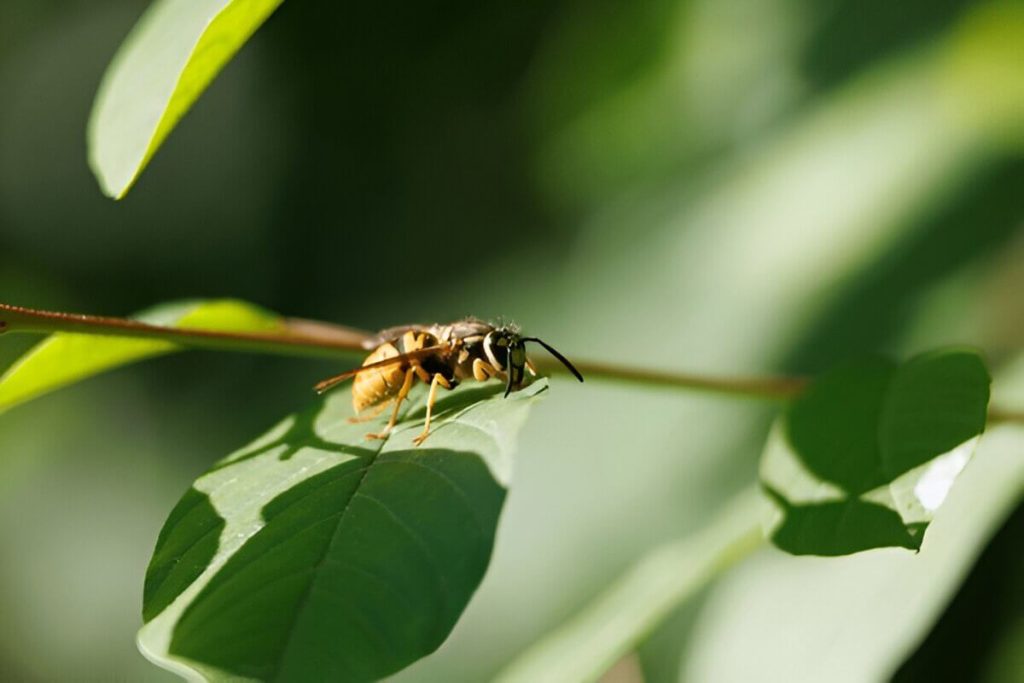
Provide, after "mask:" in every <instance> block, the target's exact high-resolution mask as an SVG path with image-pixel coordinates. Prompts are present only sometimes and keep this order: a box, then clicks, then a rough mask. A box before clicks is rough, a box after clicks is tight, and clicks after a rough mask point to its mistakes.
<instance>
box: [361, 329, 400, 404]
mask: <svg viewBox="0 0 1024 683" xmlns="http://www.w3.org/2000/svg"><path fill="white" fill-rule="evenodd" d="M397 355H399V351H398V349H397V348H395V345H394V344H391V343H385V344H381V345H380V346H378V347H377V348H376V349H375V350H374V352H373V353H371V354H370V355H369V356H367V357H366V360H364V361H363V365H369V364H370V363H376V362H378V361H382V360H386V359H388V358H394V357H395V356H397ZM405 370H406V368H405V363H393V364H391V365H385V366H383V367H379V368H374V369H373V370H367V371H365V372H360V373H359V374H358V375H356V377H355V380H354V381H353V383H352V408H353V409H354V410H355V411H356V412H357V413H359V412H362V411H363V410H365V409H366V408H372V407H373V406H377V405H380V404H381V403H386V402H387V401H390V400H391V399H393V398H394V397H395V396H396V395H397V394H398V390H399V389H401V388H402V382H403V380H404V379H405Z"/></svg>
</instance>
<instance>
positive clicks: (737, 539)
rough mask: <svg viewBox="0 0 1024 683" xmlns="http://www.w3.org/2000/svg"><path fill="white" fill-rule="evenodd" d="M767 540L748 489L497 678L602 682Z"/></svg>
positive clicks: (504, 681)
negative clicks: (708, 522) (668, 619)
mask: <svg viewBox="0 0 1024 683" xmlns="http://www.w3.org/2000/svg"><path fill="white" fill-rule="evenodd" d="M761 541H762V534H761V531H760V528H759V525H758V516H757V498H756V495H754V493H753V492H749V493H747V494H744V495H742V496H741V497H739V498H737V499H736V500H734V501H733V502H732V503H730V504H729V505H728V507H727V509H726V510H725V512H724V513H723V514H722V515H721V517H720V518H719V519H718V520H716V521H715V522H713V523H712V524H711V525H709V526H708V527H707V528H705V529H704V530H703V531H701V532H700V533H698V534H696V535H694V536H693V537H691V538H685V539H682V540H679V541H674V542H671V543H668V544H666V545H663V546H661V547H659V548H657V549H655V550H654V551H652V552H651V553H649V554H648V555H646V556H645V557H644V558H643V559H641V560H640V561H639V562H637V563H636V564H635V565H634V566H633V567H632V568H631V569H630V570H629V571H628V572H627V573H626V574H625V575H624V576H623V577H622V578H620V579H619V580H618V581H616V582H615V583H614V584H612V585H611V586H610V587H609V588H608V589H607V590H606V591H604V592H603V593H602V594H601V595H599V596H598V597H597V598H596V599H595V600H594V601H593V602H592V603H590V605H588V606H587V608H586V609H585V610H584V611H583V612H581V613H579V614H577V615H576V616H574V617H573V618H572V619H570V620H569V621H568V622H566V623H565V624H563V625H562V626H561V627H560V628H558V629H557V630H555V631H554V632H552V633H551V634H549V635H547V636H545V637H544V638H543V639H542V640H540V641H539V642H537V643H536V644H535V645H533V646H532V647H531V648H529V649H528V650H527V651H526V652H525V653H523V654H522V655H521V656H520V657H518V658H517V659H516V660H514V661H513V662H512V663H511V664H510V665H509V666H508V667H507V668H505V670H504V671H503V672H502V673H501V674H500V675H499V676H498V679H497V680H498V681H500V682H501V683H583V682H585V681H596V680H597V679H598V678H600V677H601V675H602V674H604V673H605V672H606V671H607V670H608V669H609V668H611V666H612V665H613V664H615V662H616V661H618V660H619V659H620V658H621V657H623V656H624V655H626V654H628V653H629V652H630V651H632V650H633V649H634V648H635V647H636V646H637V645H638V644H639V643H640V642H641V641H642V640H643V638H644V637H646V636H647V635H648V634H649V633H650V632H651V631H652V630H653V629H654V628H655V627H657V626H658V624H660V623H661V621H662V620H663V619H664V618H665V617H666V616H667V615H668V613H669V612H671V611H672V610H673V609H674V608H675V607H677V606H678V605H679V604H681V603H682V602H684V601H685V600H687V599H688V598H690V597H691V596H693V595H694V594H695V593H696V592H698V591H699V590H700V589H702V588H703V587H704V586H705V585H706V584H707V583H708V582H709V581H711V580H712V579H714V578H715V577H716V576H717V575H718V574H720V573H721V572H722V571H724V570H725V568H726V567H728V566H730V565H731V564H732V563H733V562H735V561H737V560H739V559H741V558H743V557H745V556H746V554H747V553H748V552H750V550H752V549H753V548H755V547H757V546H758V545H760V543H761Z"/></svg>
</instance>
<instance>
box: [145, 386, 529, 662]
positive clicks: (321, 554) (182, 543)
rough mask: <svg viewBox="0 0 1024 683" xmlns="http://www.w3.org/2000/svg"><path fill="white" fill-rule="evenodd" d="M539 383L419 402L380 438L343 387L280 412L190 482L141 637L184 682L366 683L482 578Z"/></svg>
mask: <svg viewBox="0 0 1024 683" xmlns="http://www.w3.org/2000/svg"><path fill="white" fill-rule="evenodd" d="M546 388H547V383H546V381H543V380H542V381H539V382H536V383H535V384H534V385H532V386H530V387H528V388H527V389H524V390H522V391H519V392H516V393H514V394H512V396H511V397H509V398H508V399H503V398H502V397H501V396H500V394H499V393H498V392H500V389H501V387H500V386H498V385H497V383H492V384H487V385H483V386H481V385H472V386H463V387H460V388H458V389H456V390H455V391H454V392H453V393H451V394H448V395H446V396H444V398H443V399H442V400H441V401H439V403H438V408H439V410H440V411H441V419H440V420H439V421H438V422H436V426H435V428H434V433H432V434H431V436H430V438H429V439H428V440H427V441H426V442H425V444H424V445H423V446H422V447H420V448H415V447H413V445H412V438H413V437H414V436H416V435H417V434H418V433H419V431H420V429H421V428H422V417H423V408H422V405H421V404H422V400H421V399H422V396H423V392H422V391H420V392H417V394H416V398H415V399H414V401H413V405H416V406H417V407H416V408H414V409H412V410H410V411H409V412H407V413H406V415H405V416H404V417H403V418H402V419H401V420H400V422H399V426H398V427H397V429H396V430H395V432H394V433H393V435H392V436H391V437H390V438H389V439H387V440H386V441H367V440H365V439H364V435H365V434H366V433H367V432H369V431H375V430H378V429H379V428H380V426H381V425H380V423H381V421H382V420H383V417H382V418H379V419H378V420H377V421H376V422H371V423H361V424H353V423H350V422H349V421H348V420H347V419H346V418H348V417H349V416H350V415H351V414H352V411H351V408H350V398H349V395H348V392H346V391H337V392H335V393H334V394H333V395H332V396H331V397H330V398H329V399H328V400H327V401H325V402H323V403H322V404H318V405H317V406H315V407H314V408H313V409H311V410H309V411H306V412H304V413H301V414H298V415H295V416H293V417H290V418H288V419H287V420H285V421H284V422H283V423H281V424H280V425H278V426H277V427H275V428H274V429H273V430H271V431H270V432H269V433H268V434H267V435H265V436H264V437H262V438H261V439H259V440H257V441H256V442H255V443H253V444H252V445H251V446H249V447H247V448H244V449H242V450H241V451H239V452H238V453H235V454H234V455H231V456H229V457H228V458H227V459H225V460H224V461H222V462H221V463H219V464H218V465H216V466H215V467H214V468H213V469H212V470H210V471H209V472H208V473H206V474H205V475H203V476H202V477H200V478H199V479H198V480H197V481H196V482H195V484H194V486H193V488H192V489H191V490H190V491H189V492H188V493H186V495H185V496H184V497H183V498H182V500H181V502H180V503H179V504H178V506H177V507H176V508H175V509H174V511H173V512H172V513H171V516H170V518H169V519H168V520H167V523H166V525H165V526H164V529H163V531H162V532H161V534H160V539H159V541H158V543H157V547H156V550H155V551H154V554H153V559H152V562H151V564H150V567H149V570H148V572H147V578H146V587H145V595H144V605H143V614H144V617H145V619H146V622H147V623H146V625H145V626H144V627H143V628H142V630H141V631H140V632H139V645H140V648H141V649H142V650H143V652H144V653H145V654H146V656H147V657H149V658H150V659H152V660H153V661H154V662H156V663H158V664H160V665H161V666H164V667H166V668H169V669H172V670H175V671H178V672H179V673H183V674H184V675H190V676H195V675H196V674H199V675H202V676H205V677H208V678H226V677H232V678H233V679H237V678H241V679H258V680H269V679H275V680H288V681H302V680H344V681H361V680H375V679H377V678H380V677H382V676H386V675H388V674H391V673H393V672H395V671H398V670H400V669H402V668H404V667H405V666H407V665H408V664H410V663H412V662H413V661H415V660H417V659H419V658H421V657H423V656H424V655H426V654H428V653H430V652H432V651H434V650H435V649H436V648H437V647H438V646H439V645H440V644H441V643H442V642H443V641H444V639H445V638H446V637H447V635H448V633H449V631H450V630H451V629H452V627H453V626H454V625H455V622H456V620H457V619H458V618H459V615H460V614H461V613H462V611H463V609H464V608H465V607H466V604H467V603H468V601H469V598H470V597H471V596H472V594H473V592H474V591H475V590H476V587H477V585H478V584H479V583H480V580H481V579H482V578H483V574H484V570H485V569H486V568H487V564H488V562H489V560H490V555H491V548H492V546H493V543H494V533H495V528H496V526H497V523H498V516H499V513H500V512H501V507H502V504H503V501H504V497H505V489H506V486H507V484H508V480H509V477H510V474H511V452H512V448H513V442H514V440H515V435H516V433H517V431H518V429H519V427H520V425H521V424H522V422H523V420H524V419H525V418H526V414H527V411H528V409H529V406H530V405H531V404H532V403H533V402H534V400H535V399H536V398H537V396H538V395H539V394H541V393H542V392H543V391H544V390H545V389H546Z"/></svg>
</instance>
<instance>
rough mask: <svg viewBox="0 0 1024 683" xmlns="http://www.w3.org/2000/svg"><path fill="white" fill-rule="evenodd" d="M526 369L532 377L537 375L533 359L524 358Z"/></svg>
mask: <svg viewBox="0 0 1024 683" xmlns="http://www.w3.org/2000/svg"><path fill="white" fill-rule="evenodd" d="M526 369H527V370H529V371H530V374H531V375H532V376H534V377H536V376H537V366H536V365H534V364H533V361H532V360H530V359H529V358H527V359H526Z"/></svg>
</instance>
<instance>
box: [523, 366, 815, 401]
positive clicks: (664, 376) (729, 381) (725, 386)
mask: <svg viewBox="0 0 1024 683" xmlns="http://www.w3.org/2000/svg"><path fill="white" fill-rule="evenodd" d="M535 365H536V366H537V370H538V371H539V372H542V373H544V374H567V373H568V370H566V368H565V367H564V366H563V365H562V364H561V363H555V362H551V361H546V360H545V361H540V362H536V363H535ZM573 365H575V366H576V369H577V370H579V371H580V372H581V373H582V374H583V376H584V377H586V378H590V377H594V378H598V379H605V380H610V381H613V382H623V383H626V384H641V385H644V386H664V387H672V388H675V389H692V390H694V391H706V392H711V393H719V394H728V395H730V396H743V397H749V398H759V399H788V398H793V397H794V396H797V395H798V394H799V393H800V392H801V391H803V390H804V388H805V387H806V386H807V383H808V381H809V380H808V379H807V378H805V377H710V376H707V375H694V374H690V373H679V372H663V371H661V370H647V369H644V368H634V367H626V366H622V365H610V364H608V363H594V362H590V361H585V360H584V361H575V360H574V361H573Z"/></svg>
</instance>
